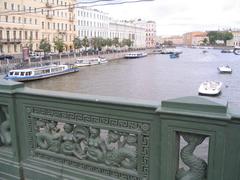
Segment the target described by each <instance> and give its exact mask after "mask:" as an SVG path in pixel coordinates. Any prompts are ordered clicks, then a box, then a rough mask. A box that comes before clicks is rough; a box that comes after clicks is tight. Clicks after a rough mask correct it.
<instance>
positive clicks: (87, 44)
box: [82, 36, 89, 51]
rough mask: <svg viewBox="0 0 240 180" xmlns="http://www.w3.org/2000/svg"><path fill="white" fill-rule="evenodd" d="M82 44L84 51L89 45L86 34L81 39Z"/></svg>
mask: <svg viewBox="0 0 240 180" xmlns="http://www.w3.org/2000/svg"><path fill="white" fill-rule="evenodd" d="M82 45H83V46H84V47H85V51H86V50H87V47H89V41H88V38H87V36H85V37H84V38H83V40H82Z"/></svg>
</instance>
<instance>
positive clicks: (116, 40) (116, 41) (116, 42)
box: [112, 37, 120, 47]
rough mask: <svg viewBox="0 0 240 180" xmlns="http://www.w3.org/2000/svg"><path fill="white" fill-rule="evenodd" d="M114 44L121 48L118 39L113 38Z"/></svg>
mask: <svg viewBox="0 0 240 180" xmlns="http://www.w3.org/2000/svg"><path fill="white" fill-rule="evenodd" d="M112 44H113V45H114V46H115V47H118V46H119V44H120V43H119V39H118V38H117V37H115V38H113V40H112Z"/></svg>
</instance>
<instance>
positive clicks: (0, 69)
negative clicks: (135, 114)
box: [0, 49, 152, 74]
mask: <svg viewBox="0 0 240 180" xmlns="http://www.w3.org/2000/svg"><path fill="white" fill-rule="evenodd" d="M132 51H144V52H147V53H149V54H151V53H152V49H136V50H132ZM127 52H131V51H120V52H112V53H106V52H101V53H98V54H93V55H92V54H89V55H88V54H85V55H81V54H79V53H76V54H71V55H61V54H60V55H55V56H53V57H50V56H49V57H47V58H45V59H40V58H39V59H32V60H29V61H23V60H21V59H19V58H18V59H15V60H8V61H7V60H4V61H0V74H5V73H6V72H8V71H9V70H10V69H16V68H24V67H34V66H39V65H41V64H50V63H56V64H66V63H69V64H73V63H74V62H75V61H76V59H78V58H83V59H84V58H92V57H98V56H102V57H104V58H106V59H107V60H109V61H110V60H117V59H121V58H123V57H124V55H125V54H126V53H127Z"/></svg>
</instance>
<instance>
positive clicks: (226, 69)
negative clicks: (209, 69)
mask: <svg viewBox="0 0 240 180" xmlns="http://www.w3.org/2000/svg"><path fill="white" fill-rule="evenodd" d="M218 70H219V72H220V73H232V69H231V68H230V67H229V66H228V65H226V66H219V67H218Z"/></svg>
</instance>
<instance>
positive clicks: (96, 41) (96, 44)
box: [91, 37, 106, 51]
mask: <svg viewBox="0 0 240 180" xmlns="http://www.w3.org/2000/svg"><path fill="white" fill-rule="evenodd" d="M91 45H92V46H93V48H94V49H95V50H100V51H101V49H102V47H104V46H106V41H105V40H104V39H103V38H102V37H95V38H92V39H91Z"/></svg>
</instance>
